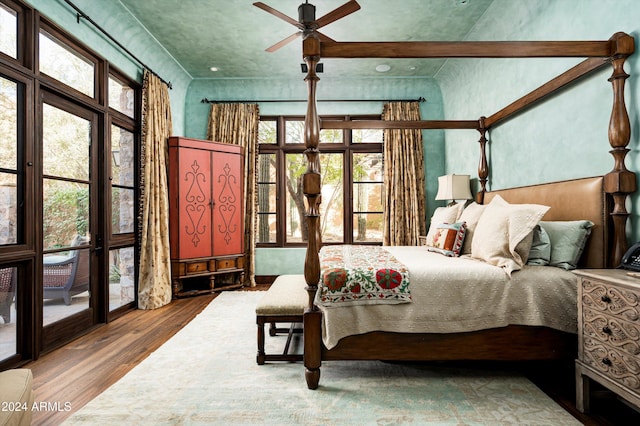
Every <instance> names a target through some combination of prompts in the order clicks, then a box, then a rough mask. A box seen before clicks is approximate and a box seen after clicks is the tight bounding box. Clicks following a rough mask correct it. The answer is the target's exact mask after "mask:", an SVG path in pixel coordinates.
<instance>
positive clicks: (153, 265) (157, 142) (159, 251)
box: [138, 70, 172, 309]
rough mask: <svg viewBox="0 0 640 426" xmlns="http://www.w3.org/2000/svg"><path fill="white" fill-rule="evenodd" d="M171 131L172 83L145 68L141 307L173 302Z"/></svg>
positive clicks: (143, 96) (142, 147) (143, 90)
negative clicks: (168, 172) (169, 143)
mask: <svg viewBox="0 0 640 426" xmlns="http://www.w3.org/2000/svg"><path fill="white" fill-rule="evenodd" d="M171 133H172V122H171V105H170V103H169V87H168V86H167V85H166V84H164V83H163V82H162V81H161V80H160V79H159V78H158V77H157V76H155V75H153V74H152V73H151V72H149V71H148V70H145V72H144V82H143V86H142V143H141V153H140V162H141V164H140V167H141V173H140V192H141V194H140V196H141V203H140V204H141V208H140V214H139V221H140V227H139V229H140V233H141V234H140V272H139V277H138V282H139V285H138V308H140V309H156V308H160V307H162V306H164V305H166V304H167V303H169V302H171V259H170V257H171V253H170V250H169V188H168V182H167V165H168V157H169V147H168V139H169V136H170V135H171Z"/></svg>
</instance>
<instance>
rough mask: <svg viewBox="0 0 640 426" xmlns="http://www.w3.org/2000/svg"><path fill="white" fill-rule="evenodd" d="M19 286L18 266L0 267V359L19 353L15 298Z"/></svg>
mask: <svg viewBox="0 0 640 426" xmlns="http://www.w3.org/2000/svg"><path fill="white" fill-rule="evenodd" d="M17 288H18V268H14V267H7V266H2V267H0V321H2V322H0V324H1V325H0V361H2V360H3V359H6V358H9V357H10V356H13V355H15V354H16V353H17V351H18V348H17V340H16V336H17V334H16V333H17V327H16V321H17V318H18V315H17V313H16V306H17V305H16V303H15V298H16V294H17Z"/></svg>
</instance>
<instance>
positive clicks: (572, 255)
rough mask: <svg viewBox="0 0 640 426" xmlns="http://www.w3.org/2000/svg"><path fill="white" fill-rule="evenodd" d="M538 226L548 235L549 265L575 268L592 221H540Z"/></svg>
mask: <svg viewBox="0 0 640 426" xmlns="http://www.w3.org/2000/svg"><path fill="white" fill-rule="evenodd" d="M540 227H541V228H544V230H545V231H546V232H547V234H548V235H549V240H550V241H551V259H550V261H549V265H551V266H557V267H559V268H562V269H566V270H569V269H575V268H576V267H577V266H578V261H579V260H580V256H581V255H582V251H583V250H584V246H585V244H586V243H587V238H589V235H590V234H591V228H592V227H593V222H591V221H589V220H572V221H549V222H545V221H541V222H540Z"/></svg>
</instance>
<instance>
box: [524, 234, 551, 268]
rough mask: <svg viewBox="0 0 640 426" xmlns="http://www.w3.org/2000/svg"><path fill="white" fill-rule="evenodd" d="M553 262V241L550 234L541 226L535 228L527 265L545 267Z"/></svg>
mask: <svg viewBox="0 0 640 426" xmlns="http://www.w3.org/2000/svg"><path fill="white" fill-rule="evenodd" d="M550 260H551V240H549V234H547V231H545V230H544V228H542V227H541V226H540V225H536V227H535V228H533V240H532V241H531V250H529V259H528V260H527V265H539V266H545V265H548V264H549V261H550Z"/></svg>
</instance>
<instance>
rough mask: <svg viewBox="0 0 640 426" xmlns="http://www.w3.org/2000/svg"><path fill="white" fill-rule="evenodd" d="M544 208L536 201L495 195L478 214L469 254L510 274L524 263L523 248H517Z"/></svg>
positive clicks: (543, 211) (542, 214)
mask: <svg viewBox="0 0 640 426" xmlns="http://www.w3.org/2000/svg"><path fill="white" fill-rule="evenodd" d="M547 210H549V207H547V206H542V205H538V204H509V203H507V202H506V201H505V200H504V199H503V198H502V197H500V196H499V195H496V196H495V197H494V198H493V199H492V200H491V202H490V203H489V204H488V205H487V207H486V208H485V210H484V212H483V213H482V216H480V220H479V221H478V224H477V226H476V229H475V233H474V236H473V240H472V241H471V256H472V257H474V258H477V259H480V260H483V261H485V262H487V263H489V264H492V265H495V266H499V267H501V268H503V269H504V271H505V272H506V273H507V275H509V276H510V275H511V272H512V271H517V270H519V269H521V268H522V266H523V265H524V260H523V257H522V256H523V252H522V251H521V250H516V248H517V247H518V245H519V244H520V243H521V242H522V240H524V239H525V238H526V237H528V236H529V234H530V233H531V231H532V230H533V228H534V227H535V226H536V225H537V224H538V222H540V219H542V216H544V214H545V213H546V212H547ZM521 248H522V247H521ZM527 252H528V249H527Z"/></svg>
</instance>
